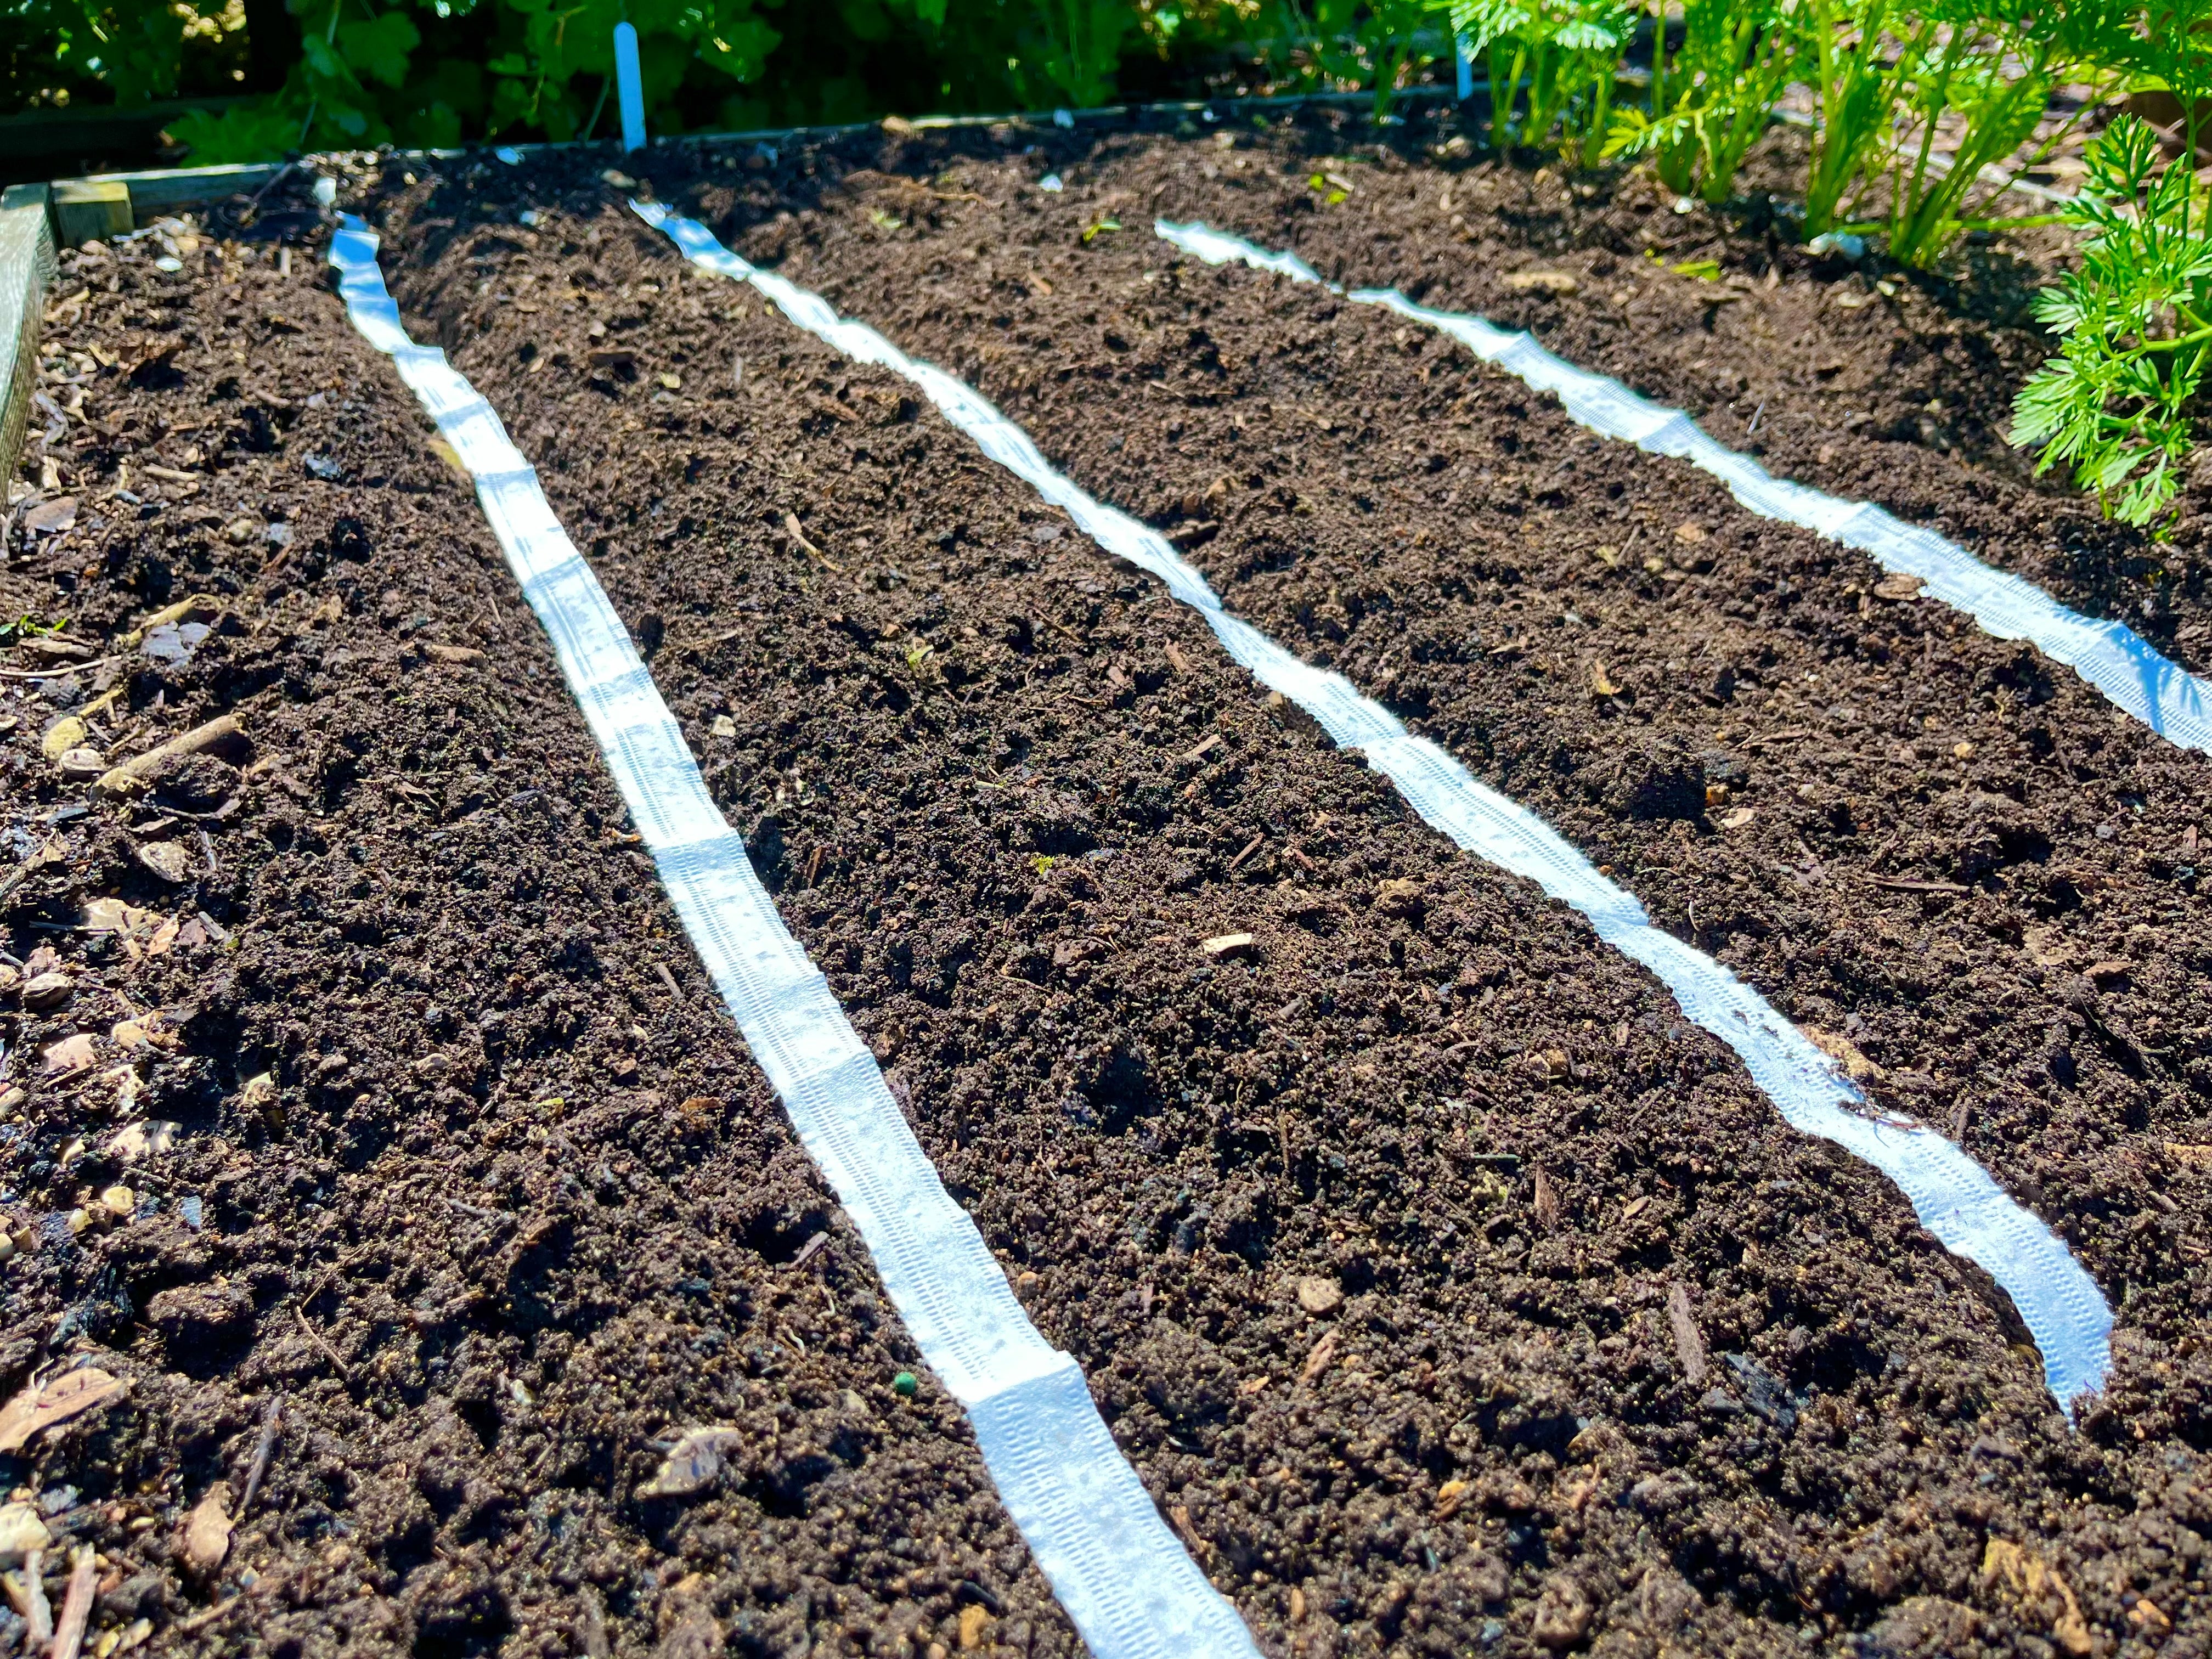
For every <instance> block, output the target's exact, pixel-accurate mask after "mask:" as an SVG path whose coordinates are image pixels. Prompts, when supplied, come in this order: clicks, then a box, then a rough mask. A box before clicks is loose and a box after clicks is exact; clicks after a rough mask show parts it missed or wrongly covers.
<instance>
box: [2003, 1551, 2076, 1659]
mask: <svg viewBox="0 0 2212 1659" xmlns="http://www.w3.org/2000/svg"><path fill="white" fill-rule="evenodd" d="M1982 1583H1984V1584H1987V1585H1990V1586H1992V1587H1994V1586H1996V1585H1998V1584H2002V1585H2003V1586H2004V1587H2005V1588H2006V1589H2009V1590H2010V1591H2011V1592H2012V1593H2013V1594H2014V1595H2016V1596H2018V1597H2019V1598H2020V1599H2021V1602H2022V1603H2023V1604H2024V1605H2025V1607H2026V1609H2027V1610H2029V1611H2033V1612H2035V1613H2040V1614H2041V1615H2042V1616H2043V1617H2044V1618H2045V1619H2046V1620H2049V1621H2050V1626H2051V1637H2052V1638H2053V1639H2054V1640H2055V1641H2057V1644H2058V1645H2059V1646H2060V1647H2062V1648H2063V1649H2064V1650H2066V1651H2067V1652H2069V1653H2071V1654H2077V1655H2086V1654H2088V1653H2090V1652H2093V1650H2094V1649H2095V1643H2094V1642H2093V1640H2092V1639H2091V1638H2090V1635H2089V1626H2088V1621H2087V1620H2085V1619H2083V1618H2082V1616H2081V1603H2080V1602H2079V1601H2075V1599H2074V1591H2073V1589H2072V1587H2071V1586H2070V1585H2069V1584H2068V1583H2067V1582H2066V1581H2065V1579H2064V1578H2063V1577H2060V1576H2059V1572H2058V1569H2057V1568H2056V1567H2054V1566H2052V1565H2051V1564H2050V1563H2049V1562H2047V1561H2045V1559H2043V1558H2042V1557H2041V1556H2039V1555H2038V1554H2036V1553H2033V1551H2031V1550H2027V1549H2024V1548H2022V1547H2021V1546H2020V1545H2018V1544H2015V1543H2014V1542H2013V1541H2011V1540H2010V1539H2008V1538H1992V1539H1990V1541H1989V1546H1988V1547H1987V1548H1986V1549H1985V1550H1984V1552H1983V1553H1982Z"/></svg>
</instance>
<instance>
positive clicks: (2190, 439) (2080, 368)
mask: <svg viewBox="0 0 2212 1659" xmlns="http://www.w3.org/2000/svg"><path fill="white" fill-rule="evenodd" d="M2086 159H2087V163H2088V168H2089V172H2088V176H2087V179H2085V180H2084V181H2083V185H2082V188H2081V192H2080V193H2079V194H2078V195H2077V196H2076V197H2075V198H2074V200H2073V202H2072V203H2071V204H2069V207H2068V208H2067V209H2066V210H2065V214H2064V217H2065V220H2066V222H2068V223H2069V224H2070V225H2072V226H2073V227H2075V229H2077V230H2078V231H2079V232H2080V233H2081V268H2080V269H2079V270H2072V271H2069V272H2067V273H2066V274H2065V275H2064V276H2061V277H2060V278H2059V280H2058V282H2057V284H2056V285H2054V286H2053V287H2051V289H2047V290H2045V293H2044V295H2042V297H2041V299H2040V300H2039V301H2038V303H2037V307H2036V312H2037V315H2038V316H2039V317H2040V318H2041V319H2043V321H2044V323H2045V325H2048V326H2049V327H2050V329H2051V331H2052V332H2053V333H2055V334H2057V336H2058V337H2060V339H2061V340H2062V341H2063V345H2062V346H2061V348H2060V350H2059V353H2058V355H2057V356H2055V357H2053V358H2051V361H2050V362H2046V363H2045V364H2044V366H2043V367H2042V368H2039V369H2038V370H2037V371H2036V372H2035V374H2033V376H2032V377H2031V378H2030V379H2029V380H2028V382H2027V385H2026V386H2022V387H2021V391H2020V395H2019V397H2018V398H2016V399H2015V402H2014V404H2013V429H2012V434H2011V436H2012V441H2013V442H2015V444H2019V445H2021V446H2022V447H2040V451H2041V453H2040V454H2039V458H2038V460H2037V465H2036V470H2037V471H2039V472H2041V471H2047V470H2048V469H2049V468H2051V467H2053V466H2057V465H2062V464H2063V465H2070V466H2072V468H2073V469H2074V476H2075V481H2076V482H2077V483H2080V484H2081V487H2082V488H2083V489H2090V490H2093V491H2095V492H2096V494H2097V496H2098V499H2099V500H2100V501H2101V502H2103V504H2104V506H2105V508H2106V512H2108V513H2111V514H2112V516H2113V517H2114V518H2118V519H2120V520H2124V521H2125V522H2126V523H2129V524H2134V525H2159V524H2161V523H2163V522H2164V521H2166V520H2167V519H2168V518H2169V517H2170V515H2171V513H2172V507H2173V502H2174V497H2175V495H2177V494H2178V493H2179V489H2180V482H2181V479H2180V474H2181V472H2182V471H2183V469H2184V467H2185V464H2186V462H2187V460H2188V457H2189V454H2190V452H2191V448H2192V447H2194V444H2195V441H2196V422H2197V417H2198V416H2199V414H2200V413H2201V410H2199V408H2198V404H2197V399H2198V396H2199V394H2200V392H2202V391H2203V385H2204V375H2205V369H2206V366H2207V354H2208V353H2212V236H2208V235H2207V234H2206V223H2205V214H2206V211H2207V192H2206V189H2205V186H2204V185H2203V184H2201V183H2200V182H2199V181H2198V180H2197V176H2196V174H2195V173H2192V172H2191V170H2190V169H2189V168H2188V167H2180V166H2168V165H2166V160H2165V158H2164V156H2163V155H2161V154H2160V148H2159V141H2158V135H2157V134H2156V133H2154V132H2153V131H2151V129H2150V128H2149V127H2148V125H2145V124H2144V123H2143V122H2142V121H2141V120H2138V119H2137V118H2135V117H2134V116H2131V115H2124V116H2122V117H2120V118H2119V119H2118V120H2116V121H2115V122H2113V123H2112V125H2111V126H2110V127H2109V128H2107V129H2106V131H2104V132H2103V133H2102V134H2100V136H2099V137H2097V138H2096V139H2095V141H2094V142H2093V143H2091V145H2090V147H2089V150H2088V154H2087V158H2086Z"/></svg>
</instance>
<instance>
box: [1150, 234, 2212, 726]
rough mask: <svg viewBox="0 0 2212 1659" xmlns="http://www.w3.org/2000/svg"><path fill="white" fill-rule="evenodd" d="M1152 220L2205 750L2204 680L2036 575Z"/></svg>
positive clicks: (1399, 306) (1426, 314) (1517, 352)
mask: <svg viewBox="0 0 2212 1659" xmlns="http://www.w3.org/2000/svg"><path fill="white" fill-rule="evenodd" d="M1152 228H1153V229H1154V230H1156V231H1157V232H1158V234H1160V236H1161V237H1163V238H1164V240H1167V241H1169V242H1171V243H1173V244H1174V245H1175V246H1176V247H1178V248H1180V249H1182V251H1183V252H1185V253H1188V254H1189V255H1191V256H1192V257H1193V258H1199V259H1203V260H1204V261H1206V264H1214V265H1218V264H1229V263H1231V262H1232V261H1238V260H1241V261H1242V262H1243V263H1244V264H1248V265H1251V266H1254V267H1255V268H1256V269H1258V270H1267V271H1272V272H1273V273H1274V274H1275V275H1276V276H1287V277H1289V278H1290V279H1291V281H1292V282H1297V283H1322V278H1321V276H1320V274H1319V273H1318V272H1316V270H1314V268H1313V267H1312V266H1311V265H1309V264H1307V263H1306V262H1305V261H1304V260H1303V259H1301V258H1298V256H1297V254H1295V253H1270V252H1267V250H1266V249H1264V248H1261V247H1258V246H1255V245H1254V244H1252V243H1250V242H1248V241H1246V240H1244V239H1243V237H1241V236H1232V235H1230V234H1228V233H1226V232H1225V231H1218V230H1213V229H1211V228H1208V227H1206V226H1205V225H1202V224H1188V225H1182V224H1176V223H1175V222H1173V221H1171V220H1167V219H1160V220H1156V221H1154V222H1153V226H1152ZM1322 287H1324V288H1326V289H1328V291H1329V292H1330V293H1332V294H1335V295H1341V296H1342V297H1343V298H1345V299H1347V300H1351V301H1355V302H1357V303H1358V304H1360V305H1372V306H1381V307H1384V308H1385V309H1387V310H1390V311H1395V312H1396V313H1398V314H1399V315H1400V316H1401V317H1410V318H1412V319H1414V320H1415V321H1416V322H1421V323H1426V324H1428V325H1430V326H1431V327H1432V328H1436V329H1440V330H1442V331H1443V332H1444V333H1446V334H1449V336H1451V337H1452V338H1453V339H1455V340H1457V341H1458V342H1459V343H1461V344H1462V345H1463V346H1465V347H1466V348H1467V349H1468V350H1469V351H1471V352H1473V353H1474V355H1475V356H1478V357H1480V358H1481V359H1482V360H1483V361H1484V362H1487V363H1495V364H1496V365H1497V366H1498V368H1502V369H1504V370H1505V371H1506V373H1508V374H1512V375H1516V376H1517V377H1518V378H1519V379H1521V380H1524V381H1526V382H1527V383H1528V385H1529V386H1533V387H1534V388H1535V389H1536V390H1537V391H1539V392H1557V393H1558V394H1559V401H1560V403H1561V404H1564V405H1565V408H1566V411H1567V414H1568V416H1569V417H1570V418H1571V419H1572V420H1574V421H1575V422H1577V423H1578V424H1580V425H1582V426H1585V427H1588V428H1589V429H1590V430H1591V431H1592V432H1595V433H1600V434H1601V435H1604V436H1606V437H1608V438H1626V440H1627V441H1629V442H1631V443H1632V444H1634V445H1635V446H1636V447H1638V448H1639V449H1644V450H1649V451H1650V453H1653V454H1655V455H1673V456H1678V457H1680V459H1683V460H1686V461H1687V462H1689V463H1690V465H1692V466H1695V467H1699V468H1700V469H1702V470H1703V471H1707V472H1710V473H1711V474H1712V475H1713V476H1714V477H1717V478H1718V479H1719V480H1720V481H1721V482H1722V483H1725V484H1726V485H1727V486H1728V487H1729V490H1730V492H1731V493H1733V494H1734V495H1735V498H1736V500H1737V501H1739V502H1741V504H1742V505H1743V506H1744V507H1747V508H1748V509H1749V510H1750V511H1751V512H1753V513H1758V514H1759V516H1760V517H1761V518H1765V519H1779V520H1783V521H1784V523H1787V524H1794V525H1798V526H1802V527H1803V528H1805V529H1807V530H1810V531H1813V532H1815V533H1817V534H1819V535H1822V536H1826V537H1827V538H1829V539H1831V540H1832V541H1838V542H1841V543H1843V544H1844V546H1846V547H1856V548H1857V549H1858V550H1860V551H1862V552H1863V553H1867V554H1869V555H1871V556H1872V557H1873V559H1874V562H1875V563H1876V564H1878V565H1880V566H1881V568H1883V569H1884V570H1891V571H1895V572H1897V573H1899V574H1902V575H1907V576H1917V577H1919V578H1920V580H1921V581H1922V583H1923V585H1924V586H1925V587H1926V590H1927V596H1928V597H1929V598H1930V599H1941V600H1942V602H1943V603H1944V604H1946V605H1950V606H1951V607H1953V608H1954V610H1959V611H1965V612H1966V614H1967V615H1968V616H1970V617H1972V618H1973V619H1974V621H1975V622H1976V623H1978V624H1979V625H1980V627H1981V629H1982V631H1983V632H1984V633H1986V634H1989V635H1992V636H1993V637H1995V638H1996V639H2000V640H2026V641H2028V643H2030V644H2031V645H2033V646H2034V647H2036V649H2037V650H2039V651H2040V652H2042V653H2043V654H2044V655H2045V656H2046V657H2049V658H2050V659H2051V660H2052V661H2054V662H2062V663H2064V664H2065V665H2067V666H2068V667H2069V668H2071V669H2072V670H2073V671H2075V673H2077V674H2079V675H2080V676H2081V678H2083V679H2085V680H2087V681H2088V682H2089V684H2092V685H2093V686H2095V687H2096V688H2097V690H2100V691H2101V692H2103V693H2104V694H2105V695H2106V696H2107V697H2110V698H2111V699H2112V702H2114V703H2115V704H2116V705H2118V707H2119V708H2123V709H2124V710H2126V711H2127V712H2128V713H2129V714H2132V715H2134V716H2135V717H2136V719H2137V720H2141V721H2142V723H2143V724H2144V725H2146V726H2149V727H2150V729H2151V730H2152V731H2154V732H2157V733H2159V734H2160V736H2161V737H2164V738H2167V739H2168V740H2170V741H2171V742H2172V743H2175V744H2179V746H2180V747H2182V748H2184V749H2197V750H2204V751H2205V752H2207V753H2212V681H2207V680H2205V679H2203V678H2201V677H2199V676H2197V675H2195V674H2192V673H2191V672H2190V671H2188V670H2187V669H2185V668H2183V667H2182V666H2181V665H2179V663H2176V662H2174V661H2172V659H2169V658H2167V657H2165V656H2163V655H2161V654H2160V653H2159V651H2158V650H2157V648H2156V647H2154V646H2153V645H2152V644H2151V643H2150V641H2148V640H2146V639H2144V638H2143V637H2142V635H2140V634H2138V633H2136V631H2135V629H2132V628H2130V627H2129V626H2128V625H2127V624H2126V623H2118V622H2099V621H2097V620H2096V619H2095V618H2094V617H2085V616H2083V615H2081V613H2080V612H2079V611H2069V610H2068V609H2067V608H2066V607H2065V606H2064V605H2061V604H2059V603H2058V601H2057V600H2056V599H2052V598H2051V595H2050V594H2048V593H2046V592H2044V591H2043V590H2042V589H2041V588H2039V587H2038V586H2035V585H2034V584H2033V582H2029V581H2024V580H2021V578H2020V577H2018V576H2015V575H2013V574H2010V573H2009V572H2007V571H2002V570H1996V569H1993V568H1990V566H1988V565H1986V564H1984V563H1983V562H1981V561H1980V560H1979V559H1977V558H1976V557H1974V556H1973V555H1972V554H1971V553H1969V552H1967V551H1966V549H1965V548H1963V547H1960V545H1959V544H1957V543H1956V542H1952V541H1947V540H1945V539H1944V538H1942V537H1941V536H1939V535H1937V534H1936V532H1934V531H1932V530H1923V529H1920V528H1919V527H1917V526H1914V525H1909V524H1906V523H1905V521H1904V520H1901V519H1899V518H1896V517H1894V516H1893V515H1892V514H1890V513H1886V512H1884V511H1883V510H1882V509H1881V507H1875V506H1874V505H1872V504H1871V503H1870V502H1867V501H1840V500H1838V498H1837V497H1835V496H1833V495H1823V494H1821V492H1820V491H1819V490H1817V489H1807V488H1806V487H1805V486H1804V485H1803V484H1796V483H1790V481H1789V480H1787V479H1786V478H1777V477H1773V476H1772V475H1771V474H1770V473H1769V472H1768V471H1766V469H1765V468H1764V467H1762V466H1761V465H1759V463H1758V462H1757V461H1754V460H1753V459H1751V458H1750V457H1749V456H1748V455H1740V454H1738V453H1736V452H1735V450H1733V449H1729V448H1727V447H1724V446H1723V445H1720V444H1717V443H1715V442H1714V441H1712V440H1711V438H1709V437H1707V436H1706V435H1705V434H1704V433H1703V432H1702V431H1700V430H1699V428H1698V425H1697V422H1694V421H1692V419H1691V418H1690V417H1689V416H1688V415H1686V414H1685V413H1684V412H1683V411H1682V410H1679V409H1667V408H1663V407H1662V406H1661V405H1660V404H1655V403H1650V402H1648V401H1647V400H1645V399H1644V398H1639V397H1638V396H1637V395H1636V394H1635V393H1634V392H1631V391H1630V390H1629V389H1628V388H1627V387H1626V386H1623V385H1621V384H1620V381H1618V380H1607V378H1606V377H1605V376H1604V375H1602V374H1591V373H1590V372H1589V370H1588V369H1582V368H1576V367H1575V366H1574V365H1573V364H1572V363H1570V362H1566V361H1565V359H1564V358H1561V357H1557V356H1553V354H1552V353H1551V352H1549V351H1547V350H1546V349H1544V348H1543V347H1542V346H1541V345H1538V344H1537V343H1536V342H1535V339H1534V337H1532V336H1530V335H1528V334H1527V333H1525V332H1521V331H1511V330H1507V329H1502V328H1499V327H1498V325H1496V324H1494V323H1489V322H1486V321H1485V320H1483V319H1481V318H1480V317H1474V316H1470V315H1468V314H1467V313H1463V312H1457V311H1436V310H1432V309H1431V308H1430V307H1427V306H1422V305H1416V304H1414V303H1413V301H1411V300H1408V299H1407V297H1406V296H1405V295H1402V294H1401V293H1399V292H1398V290H1397V289H1389V288H1356V289H1351V290H1350V291H1349V292H1346V290H1345V289H1342V288H1340V287H1339V286H1338V285H1337V284H1336V283H1322Z"/></svg>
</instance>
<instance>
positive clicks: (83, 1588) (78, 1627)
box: [53, 1544, 100, 1659]
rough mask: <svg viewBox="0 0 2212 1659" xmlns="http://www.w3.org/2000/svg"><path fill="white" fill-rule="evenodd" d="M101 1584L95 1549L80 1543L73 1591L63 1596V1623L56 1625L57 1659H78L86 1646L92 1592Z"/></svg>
mask: <svg viewBox="0 0 2212 1659" xmlns="http://www.w3.org/2000/svg"><path fill="white" fill-rule="evenodd" d="M98 1583H100V1568H99V1566H98V1565H97V1564H96V1560H95V1558H94V1553H93V1549H92V1546H91V1545H89V1544H80V1545H79V1546H78V1547H77V1551H76V1565H74V1566H73V1567H72V1568H71V1569H70V1581H69V1590H68V1592H67V1594H65V1595H64V1596H63V1597H62V1616H61V1621H60V1622H59V1623H58V1624H57V1625H56V1626H54V1646H53V1659H76V1656H77V1652H78V1650H80V1649H81V1648H82V1647H83V1646H84V1626H85V1621H86V1620H89V1619H90V1618H91V1617H92V1592H93V1589H94V1586H95V1585H97V1584H98Z"/></svg>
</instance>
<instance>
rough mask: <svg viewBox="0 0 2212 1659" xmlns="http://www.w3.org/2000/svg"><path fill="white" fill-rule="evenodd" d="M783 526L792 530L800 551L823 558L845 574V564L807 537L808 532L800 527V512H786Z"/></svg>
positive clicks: (813, 556) (839, 572)
mask: <svg viewBox="0 0 2212 1659" xmlns="http://www.w3.org/2000/svg"><path fill="white" fill-rule="evenodd" d="M783 527H784V528H785V529H786V530H787V531H788V532H791V539H792V540H793V541H794V542H796V543H798V544H799V551H800V552H802V553H804V554H805V555H806V556H808V557H809V558H814V559H819V560H821V561H822V562H823V563H824V564H826V565H828V566H829V568H831V569H832V570H835V571H836V572H837V573H838V574H841V575H842V574H844V569H845V567H844V566H843V565H842V564H839V563H838V562H837V561H836V560H835V559H833V558H831V557H830V556H829V555H828V554H827V553H824V552H823V550H821V549H820V548H818V547H817V546H815V544H813V543H812V542H810V541H808V540H807V539H806V532H805V531H804V530H801V529H800V528H799V514H797V513H785V514H784V515H783Z"/></svg>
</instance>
